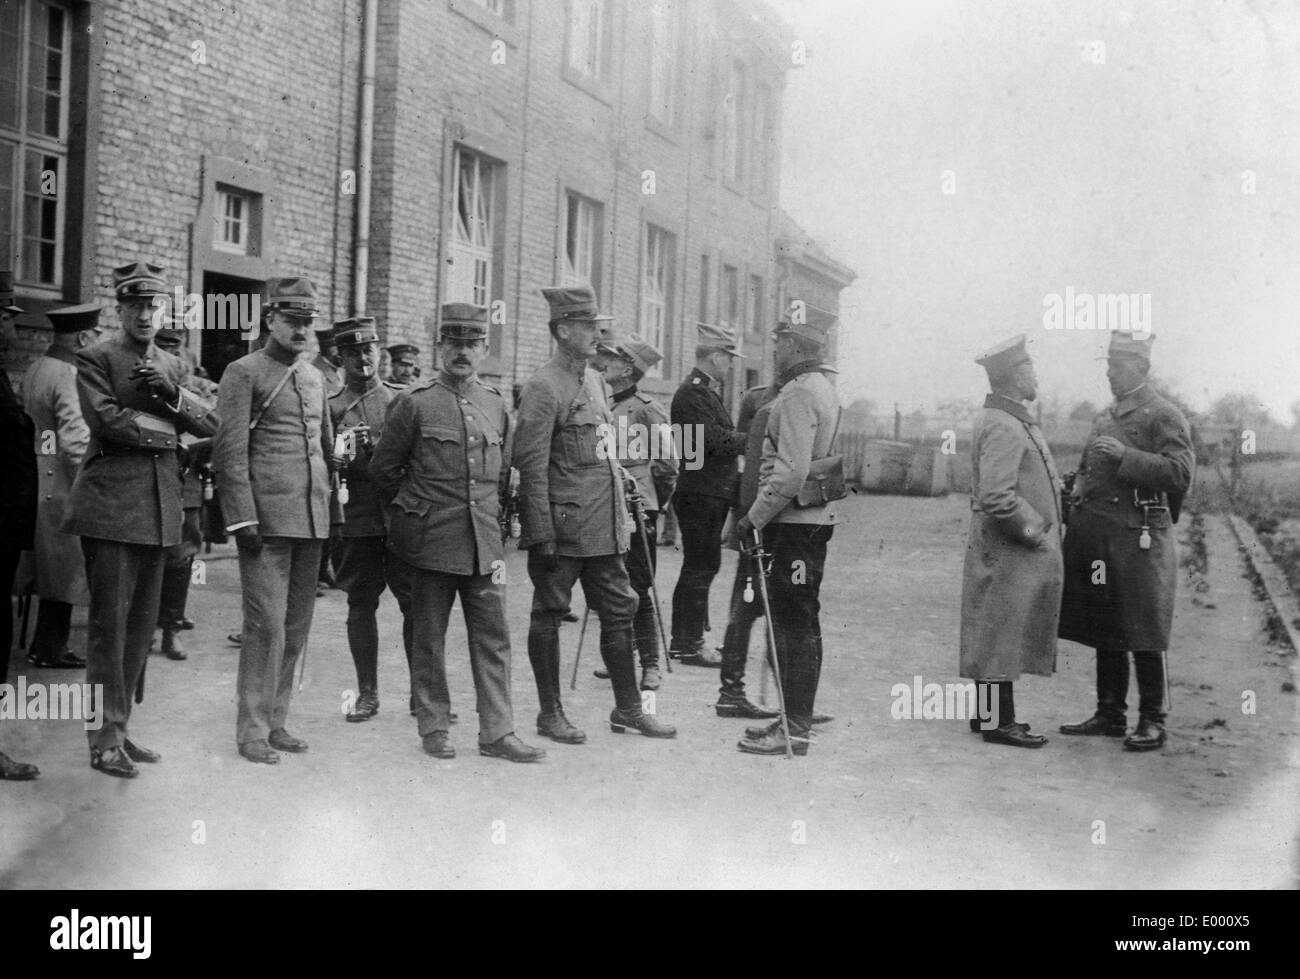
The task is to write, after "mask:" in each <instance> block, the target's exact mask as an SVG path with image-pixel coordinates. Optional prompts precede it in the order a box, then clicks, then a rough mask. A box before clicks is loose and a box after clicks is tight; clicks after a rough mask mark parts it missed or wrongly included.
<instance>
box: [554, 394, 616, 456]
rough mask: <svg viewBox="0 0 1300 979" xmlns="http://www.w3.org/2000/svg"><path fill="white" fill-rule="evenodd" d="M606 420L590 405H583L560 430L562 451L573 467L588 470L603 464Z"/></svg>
mask: <svg viewBox="0 0 1300 979" xmlns="http://www.w3.org/2000/svg"><path fill="white" fill-rule="evenodd" d="M604 421H605V419H604V418H602V417H601V415H600V414H599V412H597V411H595V410H593V409H592V408H591V406H590V405H583V406H582V407H581V408H579V409H578V410H577V411H575V412H574V413H573V414H572V415H570V416H569V418H568V420H567V421H566V422H565V423H564V424H563V425H562V426H561V428H560V449H561V451H562V452H563V454H564V461H565V462H567V463H568V464H569V466H571V467H576V468H587V467H590V466H597V465H600V464H601V462H603V459H602V458H601V432H602V429H601V427H600V426H601V425H602V424H603V423H604Z"/></svg>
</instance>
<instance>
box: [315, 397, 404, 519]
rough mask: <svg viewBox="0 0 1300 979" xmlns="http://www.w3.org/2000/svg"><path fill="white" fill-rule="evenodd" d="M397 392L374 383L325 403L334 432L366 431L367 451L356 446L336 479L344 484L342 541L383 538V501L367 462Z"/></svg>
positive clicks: (377, 441) (382, 430) (382, 431)
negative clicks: (363, 428)
mask: <svg viewBox="0 0 1300 979" xmlns="http://www.w3.org/2000/svg"><path fill="white" fill-rule="evenodd" d="M397 394H398V391H397V389H396V388H394V387H393V386H392V385H390V384H389V383H388V382H387V381H380V380H376V381H375V385H374V387H372V388H370V389H369V390H368V391H365V392H361V391H354V390H353V389H352V388H351V387H345V388H343V390H342V391H340V392H339V393H338V394H336V395H334V396H333V397H331V398H330V399H329V403H330V421H331V422H332V423H333V425H334V431H335V432H339V431H342V430H343V429H344V428H352V427H353V426H356V425H367V426H369V428H370V436H369V446H370V447H369V448H363V447H362V445H361V444H360V443H358V445H357V454H356V457H355V458H354V459H353V460H352V462H351V463H349V464H348V465H347V466H345V467H344V468H343V469H342V470H341V471H340V473H339V475H340V476H341V477H342V478H344V479H346V480H347V481H348V502H347V503H345V504H343V529H342V530H341V531H340V534H341V535H342V536H344V537H383V536H384V535H385V534H386V533H387V532H388V531H387V528H386V527H385V525H384V501H383V499H382V498H381V497H380V495H379V493H378V491H377V490H376V488H375V484H374V482H373V481H372V480H371V478H370V460H371V456H372V454H373V452H374V446H375V445H377V444H378V443H379V440H380V437H381V436H382V435H383V434H384V417H385V416H386V415H387V414H388V406H389V405H390V404H392V402H393V399H394V398H395V397H397Z"/></svg>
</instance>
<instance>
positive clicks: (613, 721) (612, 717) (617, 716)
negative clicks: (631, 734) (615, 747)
mask: <svg viewBox="0 0 1300 979" xmlns="http://www.w3.org/2000/svg"><path fill="white" fill-rule="evenodd" d="M609 729H610V730H611V731H613V732H614V733H615V734H626V733H627V732H628V731H640V732H641V733H642V734H644V735H645V736H646V737H647V738H675V737H677V728H675V727H673V726H672V725H671V724H665V723H663V722H662V721H661V720H659V718H657V717H655V716H654V715H653V714H647V713H646V712H645V711H643V710H642V709H641V708H640V707H637V708H636V709H635V710H619V709H618V708H617V707H616V708H614V710H612V711H610V714H609Z"/></svg>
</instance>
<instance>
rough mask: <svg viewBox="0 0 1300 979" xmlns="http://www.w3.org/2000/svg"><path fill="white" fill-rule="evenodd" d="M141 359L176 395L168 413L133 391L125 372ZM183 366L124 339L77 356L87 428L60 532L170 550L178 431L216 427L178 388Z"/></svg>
mask: <svg viewBox="0 0 1300 979" xmlns="http://www.w3.org/2000/svg"><path fill="white" fill-rule="evenodd" d="M142 358H148V359H149V360H152V361H153V362H154V363H156V364H157V365H159V368H160V369H161V370H162V371H163V373H165V374H166V375H167V377H168V379H169V380H171V381H172V383H173V384H175V385H176V386H177V387H178V388H179V389H180V401H179V410H176V411H173V410H172V408H171V407H170V406H167V405H163V404H162V403H161V401H159V400H158V399H157V398H154V397H153V396H152V395H151V394H150V393H148V392H147V391H141V390H139V389H137V387H136V384H137V381H136V380H135V378H133V377H131V370H132V369H133V368H134V367H135V366H136V364H138V363H139V362H140V360H141V359H142ZM184 380H185V365H184V364H182V363H181V361H180V360H179V359H178V358H176V357H173V356H172V355H171V354H169V353H166V352H165V351H162V350H159V349H158V348H157V347H155V346H154V345H153V344H152V343H150V344H149V345H148V347H147V348H145V349H144V350H143V351H142V350H140V349H139V348H138V347H137V346H136V345H135V344H134V343H133V342H132V341H131V340H130V338H129V337H128V336H126V335H125V334H123V335H121V336H118V337H113V338H112V339H109V340H105V341H103V342H101V343H97V344H95V345H94V346H92V347H87V348H86V349H85V350H82V351H80V352H78V354H77V393H78V394H79V395H80V397H81V414H82V416H83V417H84V418H85V420H86V424H87V425H88V426H89V428H90V444H89V446H88V447H87V449H86V458H85V461H84V462H82V465H81V469H80V470H79V471H78V473H77V478H76V482H74V483H73V486H72V495H71V497H70V499H69V502H68V514H67V517H66V518H65V520H64V522H63V527H62V530H63V532H64V533H67V534H77V535H79V536H81V537H93V538H97V539H100V540H111V541H120V542H122V543H126V544H152V545H155V546H160V547H171V546H172V545H173V544H177V543H179V542H180V539H181V475H180V466H179V462H178V460H177V458H176V447H177V444H178V441H179V436H180V433H181V432H189V433H190V434H191V435H197V436H199V437H200V438H203V437H206V436H209V435H212V434H213V433H214V432H215V431H216V429H217V416H216V412H215V411H214V410H213V408H212V406H211V405H209V404H208V403H207V402H206V401H204V400H203V399H201V398H199V397H198V396H197V395H195V394H193V393H191V392H189V391H187V390H185V388H184V387H182V385H183V383H184Z"/></svg>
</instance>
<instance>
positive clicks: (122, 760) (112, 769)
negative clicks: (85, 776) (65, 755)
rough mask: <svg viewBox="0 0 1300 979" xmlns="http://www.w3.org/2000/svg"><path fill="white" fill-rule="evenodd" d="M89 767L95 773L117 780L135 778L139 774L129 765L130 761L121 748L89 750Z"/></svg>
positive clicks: (137, 770)
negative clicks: (113, 777)
mask: <svg viewBox="0 0 1300 979" xmlns="http://www.w3.org/2000/svg"><path fill="white" fill-rule="evenodd" d="M90 767H91V768H93V769H94V770H95V771H97V772H103V773H104V774H105V775H114V776H116V777H117V778H135V777H136V776H137V775H139V774H140V771H139V769H137V768H136V767H135V766H134V765H132V764H131V759H130V758H128V757H127V754H126V752H125V751H123V750H122V749H121V748H109V749H108V750H107V751H100V750H99V749H98V748H91V749H90Z"/></svg>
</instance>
